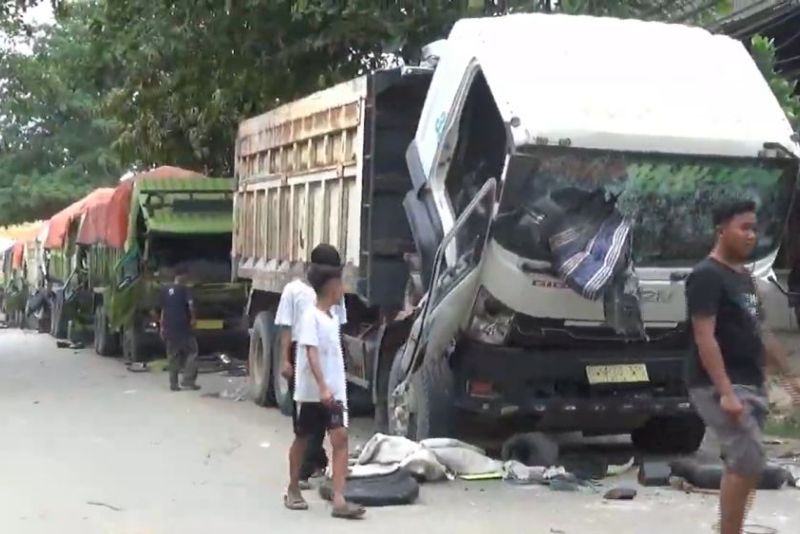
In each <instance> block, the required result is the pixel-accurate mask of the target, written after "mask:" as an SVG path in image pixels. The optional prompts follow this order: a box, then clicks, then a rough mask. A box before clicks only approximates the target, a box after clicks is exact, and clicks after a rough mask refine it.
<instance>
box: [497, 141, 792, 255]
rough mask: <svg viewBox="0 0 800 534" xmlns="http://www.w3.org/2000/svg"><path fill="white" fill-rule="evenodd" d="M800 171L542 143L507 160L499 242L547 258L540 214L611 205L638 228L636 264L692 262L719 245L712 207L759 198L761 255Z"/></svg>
mask: <svg viewBox="0 0 800 534" xmlns="http://www.w3.org/2000/svg"><path fill="white" fill-rule="evenodd" d="M796 173H797V167H796V162H795V161H794V160H785V159H782V160H778V159H755V158H754V159H734V158H708V157H696V156H686V155H661V154H641V153H623V152H609V151H597V150H584V149H569V148H562V149H555V148H549V149H548V148H542V149H535V150H531V152H530V154H524V155H517V156H514V157H513V158H512V159H511V161H510V163H509V167H508V172H507V175H506V180H505V184H504V190H503V195H502V199H501V204H500V210H499V213H498V217H497V222H496V223H495V225H494V231H493V233H494V238H495V239H496V240H497V241H498V242H499V243H500V244H501V245H502V246H504V247H505V248H507V249H509V250H510V251H512V252H514V253H515V254H518V255H520V256H523V257H525V258H528V259H531V260H541V261H550V253H549V243H548V240H547V238H546V236H545V235H544V234H545V233H546V229H542V226H543V225H542V224H541V223H542V221H541V219H542V215H541V214H542V213H558V218H561V219H562V220H563V219H567V220H568V218H569V217H577V218H585V216H586V213H585V212H586V211H587V210H596V207H597V206H598V205H600V206H611V209H612V210H613V209H616V211H618V212H619V213H621V214H622V215H623V216H624V217H625V218H626V219H628V220H629V221H630V222H631V223H632V225H633V252H632V253H633V259H634V261H635V262H637V263H638V264H640V265H651V266H688V265H691V264H693V263H695V262H696V261H698V260H699V259H701V258H703V257H704V256H705V255H706V254H708V252H709V250H710V249H711V246H712V245H713V242H714V228H713V225H712V223H711V210H712V208H713V206H714V205H716V204H718V203H720V202H723V201H729V200H734V199H752V200H754V201H756V203H757V205H758V220H759V242H758V247H757V248H756V250H755V252H754V257H755V258H760V257H764V256H765V255H767V254H768V253H770V252H772V251H774V250H775V249H777V248H778V246H779V244H780V240H781V236H782V233H783V229H784V225H785V221H786V217H787V213H788V210H789V206H790V203H791V199H792V191H793V186H794V179H795V176H796ZM598 199H599V202H598ZM548 210H549V211H548Z"/></svg>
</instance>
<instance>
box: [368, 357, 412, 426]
mask: <svg viewBox="0 0 800 534" xmlns="http://www.w3.org/2000/svg"><path fill="white" fill-rule="evenodd" d="M404 350H405V345H401V346H400V348H399V349H397V353H396V354H395V356H394V359H393V360H392V366H391V368H390V370H389V376H388V379H387V382H386V395H385V397H384V400H383V401H382V402H378V403H376V405H375V426H376V432H382V433H385V434H389V435H393V436H404V435H406V434H407V433H408V430H407V426H408V418H409V412H408V410H409V402H408V397H409V395H408V392H404V394H400V395H399V397H397V398H395V397H394V392H395V390H396V389H397V386H399V385H400V383H401V382H402V381H403V378H405V376H404V374H403V366H402V359H403V351H404ZM382 418H385V423H384V422H383V421H382V420H381V419H382Z"/></svg>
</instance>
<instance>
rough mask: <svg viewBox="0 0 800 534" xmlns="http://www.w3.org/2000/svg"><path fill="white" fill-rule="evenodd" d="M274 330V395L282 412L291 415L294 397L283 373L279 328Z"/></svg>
mask: <svg viewBox="0 0 800 534" xmlns="http://www.w3.org/2000/svg"><path fill="white" fill-rule="evenodd" d="M273 331H274V332H275V335H274V336H273V342H272V395H273V397H274V398H275V404H276V405H277V406H278V409H279V410H280V411H281V413H282V414H283V415H286V416H291V415H292V409H293V408H294V399H293V398H292V390H291V388H290V387H289V381H288V380H286V379H285V378H283V375H281V338H280V336H279V335H278V329H277V328H274V329H273ZM351 409H352V408H351ZM351 413H352V412H351Z"/></svg>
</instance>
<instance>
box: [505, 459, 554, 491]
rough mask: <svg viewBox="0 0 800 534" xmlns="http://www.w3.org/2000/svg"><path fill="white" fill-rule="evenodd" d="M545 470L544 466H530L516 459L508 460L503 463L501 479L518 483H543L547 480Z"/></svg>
mask: <svg viewBox="0 0 800 534" xmlns="http://www.w3.org/2000/svg"><path fill="white" fill-rule="evenodd" d="M546 471H547V468H546V467H537V466H533V467H531V466H528V465H525V464H523V463H522V462H518V461H517V460H509V461H508V462H506V463H504V464H503V480H506V481H508V482H511V483H512V484H520V485H529V484H544V483H545V482H546V481H547V480H546V479H545V472H546Z"/></svg>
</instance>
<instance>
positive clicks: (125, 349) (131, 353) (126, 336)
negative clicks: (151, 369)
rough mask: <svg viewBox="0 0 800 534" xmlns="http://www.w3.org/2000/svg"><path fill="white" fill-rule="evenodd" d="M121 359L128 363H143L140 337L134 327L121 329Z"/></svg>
mask: <svg viewBox="0 0 800 534" xmlns="http://www.w3.org/2000/svg"><path fill="white" fill-rule="evenodd" d="M122 358H123V359H124V360H125V361H126V362H128V363H139V362H143V361H145V357H144V351H143V350H142V342H141V335H140V334H139V330H138V329H137V328H136V327H135V326H128V327H125V328H123V329H122Z"/></svg>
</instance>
